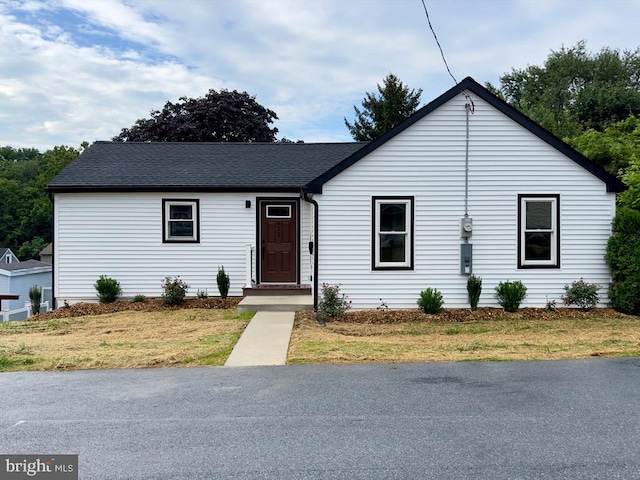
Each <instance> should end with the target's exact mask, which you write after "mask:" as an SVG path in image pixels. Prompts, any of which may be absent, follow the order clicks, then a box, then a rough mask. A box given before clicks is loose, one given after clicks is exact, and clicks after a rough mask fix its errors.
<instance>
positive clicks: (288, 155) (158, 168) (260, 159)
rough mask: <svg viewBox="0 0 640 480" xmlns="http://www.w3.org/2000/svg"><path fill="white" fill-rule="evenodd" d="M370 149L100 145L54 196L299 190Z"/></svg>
mask: <svg viewBox="0 0 640 480" xmlns="http://www.w3.org/2000/svg"><path fill="white" fill-rule="evenodd" d="M365 145H366V143H360V142H352V143H293V144H291V143H187V142H185V143H177V142H153V143H139V142H124V143H123V142H96V143H94V144H93V145H92V146H91V147H89V148H88V149H87V150H86V151H85V152H83V153H82V155H80V156H79V157H78V158H77V159H76V160H75V161H74V162H72V163H71V164H70V165H69V166H67V167H66V168H65V169H64V170H63V171H62V172H60V174H59V175H58V176H57V177H55V178H54V179H53V180H52V181H51V182H50V183H49V185H48V186H47V189H48V190H49V191H54V192H64V191H84V190H88V191H110V190H120V191H134V190H135V191H141V190H148V191H159V190H173V191H180V190H182V191H187V190H191V191H198V190H205V191H207V190H212V191H216V190H220V191H243V190H244V191H248V190H254V191H260V190H261V191H266V190H269V191H278V190H298V189H300V188H301V187H303V186H304V185H306V184H307V183H309V182H310V181H311V180H313V179H314V178H316V177H318V176H320V175H321V174H323V173H324V172H326V171H327V170H329V169H330V168H331V167H333V166H334V165H336V164H338V163H339V162H340V161H342V160H344V159H345V158H347V157H349V156H350V155H351V154H353V153H354V152H356V151H358V150H360V149H361V148H362V147H363V146H365Z"/></svg>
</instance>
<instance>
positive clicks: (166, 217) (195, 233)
mask: <svg viewBox="0 0 640 480" xmlns="http://www.w3.org/2000/svg"><path fill="white" fill-rule="evenodd" d="M162 218H163V224H162V231H163V235H162V236H163V241H164V242H165V243H170V242H199V241H200V219H199V202H198V200H163V201H162Z"/></svg>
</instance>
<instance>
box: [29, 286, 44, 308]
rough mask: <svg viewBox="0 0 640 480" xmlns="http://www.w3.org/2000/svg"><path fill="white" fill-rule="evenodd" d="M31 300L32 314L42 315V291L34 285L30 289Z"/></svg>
mask: <svg viewBox="0 0 640 480" xmlns="http://www.w3.org/2000/svg"><path fill="white" fill-rule="evenodd" d="M29 300H30V301H31V313H32V314H33V315H37V314H39V313H40V303H41V302H42V290H40V287H39V286H38V285H34V286H33V287H31V288H30V289H29Z"/></svg>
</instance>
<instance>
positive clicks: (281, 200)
mask: <svg viewBox="0 0 640 480" xmlns="http://www.w3.org/2000/svg"><path fill="white" fill-rule="evenodd" d="M291 204H295V222H296V232H295V242H296V250H297V251H296V255H295V261H296V266H295V274H296V278H295V280H294V281H293V282H286V283H287V284H296V285H298V284H300V265H301V261H300V258H301V251H300V230H301V229H300V199H299V198H298V197H257V198H256V207H257V208H256V255H255V257H256V272H258V273H257V275H256V277H257V278H256V281H257V283H258V284H268V283H282V282H265V281H263V276H262V254H261V252H262V208H263V206H264V205H268V206H269V205H272V206H284V205H291ZM270 218H279V217H278V216H277V215H274V216H272V217H270Z"/></svg>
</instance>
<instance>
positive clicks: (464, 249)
mask: <svg viewBox="0 0 640 480" xmlns="http://www.w3.org/2000/svg"><path fill="white" fill-rule="evenodd" d="M472 273H473V245H472V244H471V243H462V244H460V274H462V275H471V274H472Z"/></svg>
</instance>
